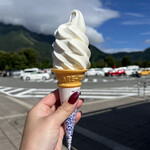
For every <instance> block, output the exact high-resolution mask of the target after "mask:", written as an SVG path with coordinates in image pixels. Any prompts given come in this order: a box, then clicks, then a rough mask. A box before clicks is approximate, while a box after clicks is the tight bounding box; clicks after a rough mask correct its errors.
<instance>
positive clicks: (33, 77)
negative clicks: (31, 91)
mask: <svg viewBox="0 0 150 150" xmlns="http://www.w3.org/2000/svg"><path fill="white" fill-rule="evenodd" d="M49 78H50V74H49V73H44V72H37V73H35V72H34V73H30V74H27V75H25V76H23V80H27V81H28V80H37V79H40V80H47V79H49Z"/></svg>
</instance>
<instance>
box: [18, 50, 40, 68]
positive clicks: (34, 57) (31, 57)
mask: <svg viewBox="0 0 150 150" xmlns="http://www.w3.org/2000/svg"><path fill="white" fill-rule="evenodd" d="M19 54H20V55H24V56H25V58H26V62H25V63H26V64H25V66H26V67H37V66H39V62H38V52H37V51H36V50H35V49H33V48H27V49H23V50H21V51H20V52H19Z"/></svg>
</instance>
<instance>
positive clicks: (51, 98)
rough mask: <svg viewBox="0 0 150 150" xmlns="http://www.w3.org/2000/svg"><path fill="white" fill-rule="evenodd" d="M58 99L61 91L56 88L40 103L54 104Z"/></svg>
mask: <svg viewBox="0 0 150 150" xmlns="http://www.w3.org/2000/svg"><path fill="white" fill-rule="evenodd" d="M56 101H59V91H58V89H56V90H55V91H53V92H51V93H50V94H48V95H47V96H46V97H44V98H43V99H42V100H41V101H40V102H39V103H43V104H45V105H46V106H49V107H51V106H53V105H54V104H55V103H56Z"/></svg>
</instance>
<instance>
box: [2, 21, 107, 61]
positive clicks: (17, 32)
mask: <svg viewBox="0 0 150 150" xmlns="http://www.w3.org/2000/svg"><path fill="white" fill-rule="evenodd" d="M54 40H55V38H54V36H52V35H49V36H48V35H43V34H37V33H33V32H31V31H29V30H27V29H25V28H24V27H22V26H16V25H15V26H14V25H5V24H2V23H0V41H1V42H0V50H4V51H18V50H20V49H24V48H29V47H30V48H34V49H36V50H37V51H38V52H39V54H40V57H41V59H48V60H50V61H51V59H52V58H51V53H52V51H53V48H52V43H53V42H54ZM89 47H90V49H91V55H92V56H91V61H97V60H98V59H99V58H104V57H105V55H106V54H104V53H103V52H101V51H99V50H98V49H97V48H96V47H94V46H92V45H90V46H89Z"/></svg>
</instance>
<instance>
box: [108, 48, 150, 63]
mask: <svg viewBox="0 0 150 150" xmlns="http://www.w3.org/2000/svg"><path fill="white" fill-rule="evenodd" d="M111 56H112V57H114V58H115V59H116V60H121V59H122V58H123V57H125V56H128V57H129V58H130V59H131V60H132V61H133V62H135V61H137V60H140V61H149V60H150V47H149V48H147V49H145V50H144V51H138V52H130V53H128V52H120V53H115V54H111Z"/></svg>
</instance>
